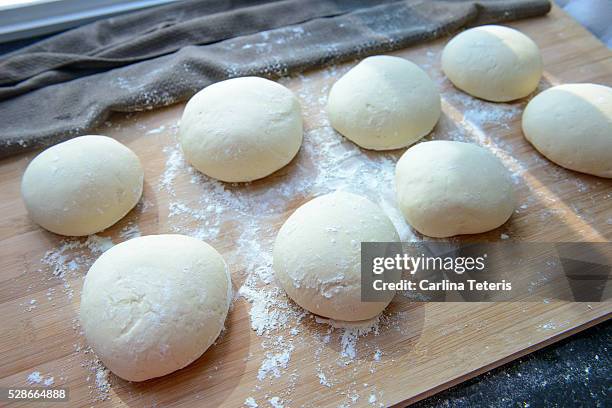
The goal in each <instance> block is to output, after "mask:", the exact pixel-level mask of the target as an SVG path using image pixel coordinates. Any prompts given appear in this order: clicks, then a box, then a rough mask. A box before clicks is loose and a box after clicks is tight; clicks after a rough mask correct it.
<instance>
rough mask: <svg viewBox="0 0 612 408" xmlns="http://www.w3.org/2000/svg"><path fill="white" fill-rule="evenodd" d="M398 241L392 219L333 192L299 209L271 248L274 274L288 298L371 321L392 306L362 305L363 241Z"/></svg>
mask: <svg viewBox="0 0 612 408" xmlns="http://www.w3.org/2000/svg"><path fill="white" fill-rule="evenodd" d="M372 241H385V242H391V241H399V236H398V234H397V231H396V230H395V227H394V226H393V224H392V223H391V220H389V218H388V217H387V216H386V215H385V213H384V212H383V211H382V210H381V209H380V208H379V207H378V206H377V205H376V204H374V203H372V202H371V201H369V200H367V199H365V198H363V197H360V196H358V195H355V194H350V193H344V192H335V193H332V194H327V195H324V196H321V197H317V198H315V199H313V200H311V201H309V202H307V203H306V204H304V205H302V206H301V207H300V208H298V209H297V210H296V211H295V212H294V213H293V214H292V215H291V216H290V217H289V219H287V221H286V222H285V223H284V224H283V226H282V227H281V229H280V231H279V232H278V236H277V237H276V242H275V244H274V251H273V262H274V272H275V274H276V277H277V278H278V280H279V282H280V284H281V286H282V287H283V288H284V289H285V291H286V292H287V294H288V295H289V297H290V298H291V299H293V300H294V301H295V303H297V304H298V305H300V306H302V307H303V308H304V309H306V310H308V311H310V312H312V313H315V314H317V315H320V316H324V317H328V318H331V319H335V320H343V321H358V320H366V319H371V318H373V317H375V316H377V315H378V314H379V313H380V312H382V311H383V309H384V308H385V307H387V305H388V304H389V302H391V299H392V298H393V294H392V293H389V295H388V299H387V300H386V301H383V302H362V301H361V242H372Z"/></svg>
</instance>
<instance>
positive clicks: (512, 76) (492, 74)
mask: <svg viewBox="0 0 612 408" xmlns="http://www.w3.org/2000/svg"><path fill="white" fill-rule="evenodd" d="M442 70H443V71H444V73H445V74H446V76H447V77H448V79H450V80H451V82H452V83H453V84H454V85H455V86H456V87H457V88H459V89H461V90H463V91H465V92H467V93H469V94H470V95H473V96H476V97H478V98H482V99H486V100H489V101H493V102H506V101H512V100H515V99H519V98H523V97H525V96H527V95H529V94H530V93H532V92H533V91H535V89H536V88H537V86H538V83H539V82H540V77H541V76H542V57H541V55H540V50H539V49H538V46H537V45H536V44H535V43H534V42H533V41H532V40H531V39H530V38H529V37H527V36H526V35H525V34H523V33H521V32H519V31H517V30H514V29H512V28H509V27H503V26H497V25H488V26H481V27H475V28H471V29H469V30H466V31H464V32H462V33H460V34H458V35H456V36H455V37H453V39H452V40H450V41H449V43H448V44H446V47H444V51H443V52H442Z"/></svg>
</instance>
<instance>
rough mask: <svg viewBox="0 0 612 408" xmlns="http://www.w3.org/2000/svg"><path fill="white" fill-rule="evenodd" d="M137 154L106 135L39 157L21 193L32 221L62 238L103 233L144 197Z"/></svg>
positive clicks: (69, 143)
mask: <svg viewBox="0 0 612 408" xmlns="http://www.w3.org/2000/svg"><path fill="white" fill-rule="evenodd" d="M143 181H144V171H143V169H142V166H141V164H140V160H138V157H137V156H136V154H135V153H134V152H133V151H132V150H130V149H129V148H128V147H127V146H124V145H123V144H121V143H119V142H118V141H116V140H114V139H111V138H110V137H106V136H97V135H89V136H81V137H77V138H74V139H70V140H68V141H66V142H63V143H60V144H57V145H55V146H52V147H50V148H48V149H47V150H45V151H43V152H42V153H40V154H39V155H38V156H36V157H35V158H34V160H32V162H31V163H30V164H29V166H28V168H27V169H26V171H25V173H24V175H23V179H22V182H21V194H22V196H23V200H24V202H25V205H26V208H27V209H28V213H29V215H30V217H31V218H32V220H33V221H34V222H36V223H37V224H39V225H40V226H41V227H43V228H45V229H47V230H49V231H51V232H54V233H56V234H61V235H72V236H82V235H90V234H94V233H96V232H99V231H102V230H104V229H106V228H108V227H110V226H111V225H113V224H115V223H116V222H117V221H119V220H120V219H121V218H123V217H124V216H125V215H126V214H127V213H128V212H129V211H130V210H131V209H132V208H134V206H135V205H136V204H137V203H138V200H140V197H141V196H142V189H143Z"/></svg>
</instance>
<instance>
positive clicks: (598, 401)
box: [0, 36, 612, 408]
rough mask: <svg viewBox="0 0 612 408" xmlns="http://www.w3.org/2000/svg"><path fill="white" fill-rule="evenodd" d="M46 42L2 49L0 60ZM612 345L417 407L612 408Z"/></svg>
mask: <svg viewBox="0 0 612 408" xmlns="http://www.w3.org/2000/svg"><path fill="white" fill-rule="evenodd" d="M42 38H45V37H38V38H31V39H26V40H20V41H14V42H11V43H5V44H0V55H2V54H4V53H7V52H10V51H13V50H15V49H19V48H22V47H24V46H27V45H29V44H32V43H34V42H36V41H38V40H40V39H42ZM600 38H602V37H601V36H600ZM610 345H612V322H610V321H608V322H606V323H602V324H599V325H597V326H595V327H592V328H590V329H588V330H585V331H583V332H581V333H578V334H575V335H573V336H571V337H570V338H568V339H565V340H562V341H560V342H557V343H555V344H553V345H551V346H548V347H546V348H544V349H542V350H539V351H536V352H534V353H531V354H529V355H528V356H526V357H523V358H521V359H518V360H516V361H513V362H511V363H508V364H506V365H503V366H501V367H499V368H497V369H494V370H492V371H489V372H487V373H485V374H482V375H480V376H478V377H475V378H473V379H471V380H468V381H465V382H463V383H461V384H459V385H456V386H455V387H452V388H450V389H448V390H446V391H443V392H441V393H438V394H436V395H434V396H433V397H430V398H428V399H426V400H423V401H420V402H418V403H416V404H414V405H413V407H416V408H434V407H461V408H463V407H470V408H471V407H523V408H527V407H612V397H611V394H612V369H611V367H612V357H611V356H610V353H609V351H608V348H609V346H610Z"/></svg>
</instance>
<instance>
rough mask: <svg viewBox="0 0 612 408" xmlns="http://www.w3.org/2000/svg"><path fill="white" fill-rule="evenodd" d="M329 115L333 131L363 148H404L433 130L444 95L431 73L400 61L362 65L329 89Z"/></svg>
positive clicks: (373, 59)
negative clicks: (441, 97)
mask: <svg viewBox="0 0 612 408" xmlns="http://www.w3.org/2000/svg"><path fill="white" fill-rule="evenodd" d="M326 109H327V115H328V116H329V120H330V122H331V125H332V126H333V128H334V129H336V130H337V131H338V132H339V133H341V134H342V135H343V136H344V137H346V138H347V139H349V140H351V141H353V142H354V143H356V144H358V145H359V146H361V147H363V148H365V149H373V150H390V149H398V148H401V147H406V146H409V145H411V144H412V143H414V142H416V141H417V140H419V139H420V138H422V137H423V136H425V135H426V134H428V133H429V132H431V130H432V129H433V127H434V126H435V125H436V123H437V122H438V119H439V118H440V113H441V108H440V94H439V92H438V90H437V88H436V85H435V84H434V82H433V81H432V80H431V79H430V78H429V76H428V75H427V73H426V72H425V71H423V70H422V69H421V68H419V67H418V66H417V65H415V64H413V63H412V62H410V61H408V60H406V59H404V58H399V57H392V56H386V55H378V56H374V57H369V58H366V59H364V60H363V61H361V62H360V63H359V64H357V65H356V66H355V67H353V68H352V69H351V70H350V71H349V72H347V73H346V74H345V75H344V76H343V77H342V78H340V79H339V80H338V81H337V82H336V83H335V84H334V85H333V86H332V88H331V91H330V92H329V96H328V100H327V108H326Z"/></svg>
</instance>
